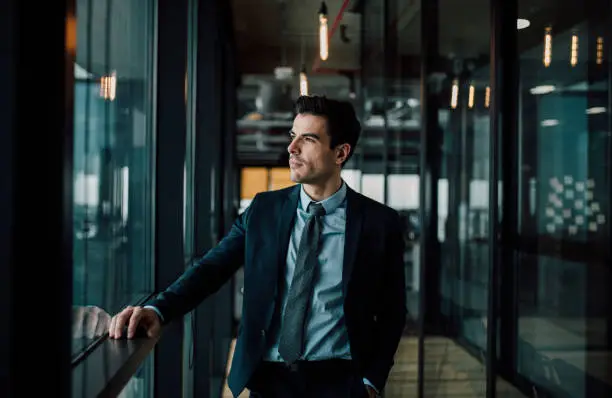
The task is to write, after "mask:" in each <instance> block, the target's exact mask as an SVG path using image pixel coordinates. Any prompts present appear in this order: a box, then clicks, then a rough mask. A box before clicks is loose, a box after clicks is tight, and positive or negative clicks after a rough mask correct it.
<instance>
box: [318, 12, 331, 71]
mask: <svg viewBox="0 0 612 398" xmlns="http://www.w3.org/2000/svg"><path fill="white" fill-rule="evenodd" d="M328 39H329V37H328V34H327V5H326V4H325V2H322V3H321V8H320V9H319V55H320V57H321V60H322V61H325V60H327V57H328V56H329V42H328Z"/></svg>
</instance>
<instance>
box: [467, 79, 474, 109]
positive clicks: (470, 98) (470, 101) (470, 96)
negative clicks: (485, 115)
mask: <svg viewBox="0 0 612 398" xmlns="http://www.w3.org/2000/svg"><path fill="white" fill-rule="evenodd" d="M473 107H474V85H473V84H470V91H469V94H468V108H470V109H472V108H473Z"/></svg>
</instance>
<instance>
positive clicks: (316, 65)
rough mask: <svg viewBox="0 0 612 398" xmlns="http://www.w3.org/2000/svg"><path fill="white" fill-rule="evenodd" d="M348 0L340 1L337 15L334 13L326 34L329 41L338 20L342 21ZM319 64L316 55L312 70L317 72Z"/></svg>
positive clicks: (336, 27)
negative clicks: (334, 15)
mask: <svg viewBox="0 0 612 398" xmlns="http://www.w3.org/2000/svg"><path fill="white" fill-rule="evenodd" d="M349 2H350V0H344V1H343V2H342V6H341V7H340V11H338V15H336V18H335V19H334V24H333V25H332V27H331V30H330V31H329V34H328V36H327V37H328V42H329V43H331V38H332V37H333V36H334V33H335V32H336V30H337V29H338V26H339V25H340V21H342V16H343V15H344V11H345V10H346V7H348V4H349ZM320 66H321V58H319V56H318V55H317V57H316V58H315V60H314V64H313V65H312V71H313V72H317V71H318V69H319V67H320Z"/></svg>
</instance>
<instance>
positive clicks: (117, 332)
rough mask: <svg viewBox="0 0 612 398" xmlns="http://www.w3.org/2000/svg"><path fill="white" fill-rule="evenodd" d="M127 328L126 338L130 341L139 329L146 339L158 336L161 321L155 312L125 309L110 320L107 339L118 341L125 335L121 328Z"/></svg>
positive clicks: (140, 308) (139, 308) (146, 309)
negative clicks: (144, 332)
mask: <svg viewBox="0 0 612 398" xmlns="http://www.w3.org/2000/svg"><path fill="white" fill-rule="evenodd" d="M126 326H127V338H128V339H132V338H134V336H135V335H136V330H137V329H138V328H139V327H140V328H142V329H144V330H145V331H146V333H147V337H150V338H154V337H158V336H159V332H160V331H161V321H160V319H159V317H158V316H157V314H156V313H155V311H153V310H152V309H150V308H143V307H132V306H130V307H127V308H126V309H124V310H123V311H121V312H120V313H118V314H117V315H115V316H114V317H113V319H111V322H110V327H109V328H108V337H110V338H111V339H120V338H121V337H123V335H124V334H125V333H124V331H123V328H124V327H126Z"/></svg>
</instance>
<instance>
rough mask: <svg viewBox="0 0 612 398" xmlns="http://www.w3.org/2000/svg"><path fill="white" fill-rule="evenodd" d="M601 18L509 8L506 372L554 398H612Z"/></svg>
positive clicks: (607, 92) (604, 24) (611, 160)
mask: <svg viewBox="0 0 612 398" xmlns="http://www.w3.org/2000/svg"><path fill="white" fill-rule="evenodd" d="M535 5H537V7H536V6H535ZM610 11H611V10H610V3H609V2H606V1H600V0H591V1H587V2H580V1H576V0H564V1H559V2H555V3H550V2H545V1H537V2H535V3H534V4H530V5H529V6H528V5H527V4H524V3H522V2H519V7H518V16H519V18H523V19H524V20H525V21H529V25H528V26H527V23H526V22H524V23H523V26H522V27H521V29H520V30H518V42H517V44H518V48H517V53H518V57H519V65H520V73H519V82H520V84H519V89H518V95H519V98H518V99H519V107H518V121H519V129H518V134H519V135H518V137H519V141H518V150H517V154H516V156H517V157H518V162H519V165H520V168H519V169H518V170H516V175H517V182H518V192H517V195H518V197H517V200H516V202H517V208H516V209H513V210H515V211H516V212H517V214H518V215H519V218H518V220H517V221H518V225H517V226H516V228H517V233H518V237H519V239H518V247H516V264H515V266H516V278H517V281H516V284H515V286H516V290H515V297H516V300H517V316H516V319H514V320H513V323H514V327H515V328H516V339H517V342H516V355H517V358H516V363H515V368H514V370H515V371H516V372H517V374H518V376H519V378H520V379H523V380H525V381H526V382H527V383H528V384H533V385H534V388H535V389H536V390H538V391H541V392H549V393H552V395H553V396H571V397H595V396H598V397H600V396H609V395H610V394H612V362H611V361H610V358H611V352H610V350H611V344H612V296H611V295H610V286H611V285H612V272H611V269H610V264H611V261H610V237H611V235H610V194H611V188H612V184H611V176H612V168H611V166H612V152H611V148H612V138H611V136H610V129H611V127H612V125H611V123H610V121H611V119H610V105H611V104H610V98H611V94H612V91H611V88H610V82H612V75H611V70H610V59H609V57H610V51H609V50H610V48H611V47H610V44H611V41H612V36H611V33H612V30H611V26H610V23H609V21H610V19H609V18H610ZM502 343H503V342H502Z"/></svg>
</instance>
